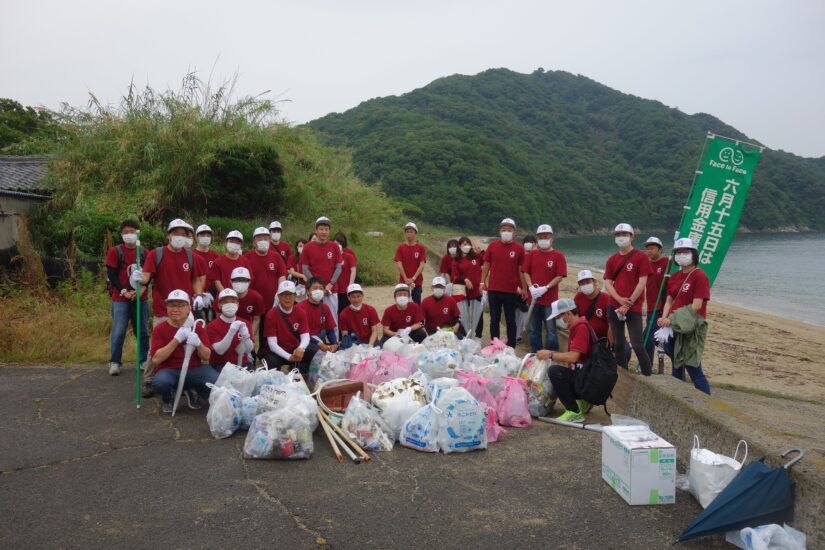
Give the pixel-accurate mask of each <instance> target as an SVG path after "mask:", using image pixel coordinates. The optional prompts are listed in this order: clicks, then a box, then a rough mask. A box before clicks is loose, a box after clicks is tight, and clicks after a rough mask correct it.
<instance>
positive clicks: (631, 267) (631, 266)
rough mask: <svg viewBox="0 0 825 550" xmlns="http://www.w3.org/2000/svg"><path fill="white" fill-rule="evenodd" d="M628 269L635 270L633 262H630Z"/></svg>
mask: <svg viewBox="0 0 825 550" xmlns="http://www.w3.org/2000/svg"><path fill="white" fill-rule="evenodd" d="M627 270H628V271H633V262H628V264H627Z"/></svg>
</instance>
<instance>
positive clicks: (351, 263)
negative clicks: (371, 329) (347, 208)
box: [334, 231, 358, 315]
mask: <svg viewBox="0 0 825 550" xmlns="http://www.w3.org/2000/svg"><path fill="white" fill-rule="evenodd" d="M334 240H335V242H337V243H338V246H339V247H340V248H341V260H342V263H341V266H342V267H341V276H340V277H338V284H337V285H335V292H336V293H337V294H338V314H339V315H340V314H341V312H342V311H343V310H344V309H345V308H346V307H347V306H348V305H349V298H348V297H347V288H349V285H351V284H353V283H354V282H355V279H356V278H357V277H358V267H357V266H358V259H357V258H356V257H355V252H353V251H352V249H351V248H349V247H348V246H347V236H346V235H344V234H343V233H341V232H340V231H339V232H338V233H336V234H335V238H334Z"/></svg>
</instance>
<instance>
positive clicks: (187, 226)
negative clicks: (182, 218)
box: [183, 222, 195, 233]
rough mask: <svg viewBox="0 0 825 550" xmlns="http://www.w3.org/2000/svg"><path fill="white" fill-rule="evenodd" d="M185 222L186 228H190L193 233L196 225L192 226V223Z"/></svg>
mask: <svg viewBox="0 0 825 550" xmlns="http://www.w3.org/2000/svg"><path fill="white" fill-rule="evenodd" d="M183 223H184V224H186V229H188V230H189V231H191V232H192V233H194V232H195V228H194V227H192V225H191V224H189V223H188V222H183Z"/></svg>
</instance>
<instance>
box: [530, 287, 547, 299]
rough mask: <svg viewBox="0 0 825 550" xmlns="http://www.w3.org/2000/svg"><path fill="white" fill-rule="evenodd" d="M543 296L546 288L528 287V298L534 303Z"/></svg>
mask: <svg viewBox="0 0 825 550" xmlns="http://www.w3.org/2000/svg"><path fill="white" fill-rule="evenodd" d="M545 294H547V287H546V286H535V285H534V286H531V287H530V296H531V297H532V298H533V301H534V302H535V301H536V300H538V299H539V298H541V297H542V296H544V295H545Z"/></svg>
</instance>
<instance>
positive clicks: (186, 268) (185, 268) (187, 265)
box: [181, 262, 189, 273]
mask: <svg viewBox="0 0 825 550" xmlns="http://www.w3.org/2000/svg"><path fill="white" fill-rule="evenodd" d="M181 267H182V268H183V270H184V271H186V272H187V273H188V272H189V262H183V265H182V266H181Z"/></svg>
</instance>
